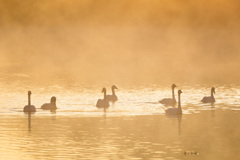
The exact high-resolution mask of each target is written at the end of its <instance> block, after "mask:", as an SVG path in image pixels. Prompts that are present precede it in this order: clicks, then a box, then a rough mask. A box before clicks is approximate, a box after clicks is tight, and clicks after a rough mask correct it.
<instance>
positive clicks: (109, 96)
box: [106, 85, 118, 102]
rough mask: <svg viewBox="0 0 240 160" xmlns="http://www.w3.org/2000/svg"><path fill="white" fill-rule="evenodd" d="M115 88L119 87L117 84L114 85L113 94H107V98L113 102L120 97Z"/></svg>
mask: <svg viewBox="0 0 240 160" xmlns="http://www.w3.org/2000/svg"><path fill="white" fill-rule="evenodd" d="M114 89H118V88H117V87H116V86H115V85H113V86H112V95H107V96H106V99H107V100H108V101H113V102H115V101H117V100H118V97H117V96H116V94H115V91H114Z"/></svg>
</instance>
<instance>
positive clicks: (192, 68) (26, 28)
mask: <svg viewBox="0 0 240 160" xmlns="http://www.w3.org/2000/svg"><path fill="white" fill-rule="evenodd" d="M239 9H240V3H239V2H238V1H237V0H231V1H226V0H211V1H200V2H199V1H193V0H188V1H178V0H172V1H169V0H161V1H158V0H151V1H149V0H148V1H147V0H134V1H131V2H129V1H106V0H99V1H94V0H92V1H91V0H86V1H75V0H70V1H63V0H56V1H51V2H50V1H41V2H40V1H39V2H35V1H34V2H33V1H30V0H27V1H24V2H22V1H19V0H13V1H3V0H1V1H0V24H1V25H0V34H1V37H0V58H1V60H0V63H1V64H0V71H1V72H2V73H9V72H10V73H20V74H27V75H29V74H36V75H42V76H46V77H51V78H59V77H65V78H69V79H73V80H76V81H86V82H87V81H92V82H99V81H110V82H112V83H113V82H117V83H125V82H160V83H169V82H183V83H184V82H193V83H202V82H204V83H209V82H210V83H229V82H231V83H232V82H235V83H236V82H238V79H239V78H240V77H239V76H240V75H239V74H238V72H239V71H238V69H239V68H240V64H239V60H240V54H239V45H238V44H239V42H240V38H239V36H238V35H239V33H240V32H239V27H240V26H239V17H240V15H239ZM40 77H41V76H40Z"/></svg>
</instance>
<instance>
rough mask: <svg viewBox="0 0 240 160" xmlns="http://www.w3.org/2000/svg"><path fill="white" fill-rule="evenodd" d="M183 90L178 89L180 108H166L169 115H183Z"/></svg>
mask: <svg viewBox="0 0 240 160" xmlns="http://www.w3.org/2000/svg"><path fill="white" fill-rule="evenodd" d="M181 93H183V92H182V91H181V90H178V108H168V109H167V110H166V114H168V115H181V114H182V107H181Z"/></svg>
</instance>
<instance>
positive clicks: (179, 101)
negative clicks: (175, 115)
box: [178, 94, 182, 110]
mask: <svg viewBox="0 0 240 160" xmlns="http://www.w3.org/2000/svg"><path fill="white" fill-rule="evenodd" d="M178 109H180V110H181V109H182V108H181V94H178Z"/></svg>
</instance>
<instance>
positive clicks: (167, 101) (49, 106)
mask: <svg viewBox="0 0 240 160" xmlns="http://www.w3.org/2000/svg"><path fill="white" fill-rule="evenodd" d="M176 87H177V86H176V85H175V84H172V98H164V99H162V100H160V101H159V103H161V104H164V105H167V106H169V105H171V106H173V105H175V104H176V103H178V107H177V108H168V109H167V110H166V114H168V115H181V114H182V107H181V93H183V92H182V91H181V90H178V102H177V101H176V99H175V94H174V89H175V88H176ZM115 89H118V88H117V87H116V86H115V85H113V86H112V95H107V90H106V88H103V89H102V93H103V94H104V97H103V99H98V101H97V104H96V107H97V108H103V109H104V112H106V109H107V108H109V106H110V105H109V101H111V102H115V101H117V100H118V97H117V95H116V94H115ZM31 94H32V93H31V91H28V105H26V106H25V107H24V108H23V112H36V108H35V106H34V105H31ZM214 94H215V88H214V87H212V88H211V96H210V97H203V99H202V100H201V101H202V102H203V103H214V102H215V98H214ZM56 100H57V99H56V97H54V96H53V97H52V98H51V99H50V103H45V104H43V105H42V106H41V109H44V110H56V109H57V106H56Z"/></svg>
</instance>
